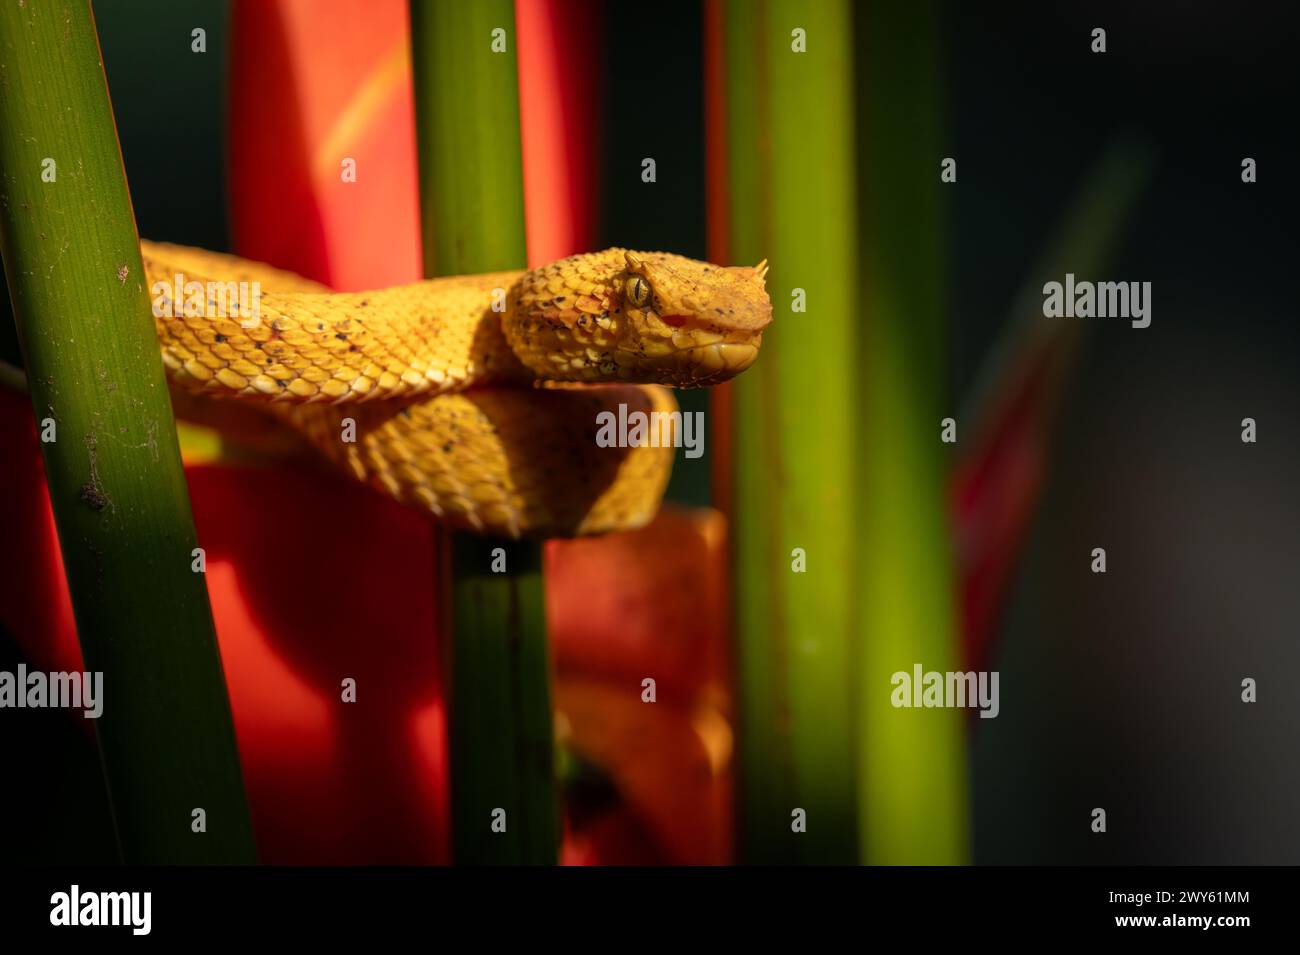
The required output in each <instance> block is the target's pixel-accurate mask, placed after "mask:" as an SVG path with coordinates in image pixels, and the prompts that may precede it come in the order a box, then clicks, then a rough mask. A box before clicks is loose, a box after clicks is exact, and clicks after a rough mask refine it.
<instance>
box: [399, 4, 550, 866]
mask: <svg viewBox="0 0 1300 955" xmlns="http://www.w3.org/2000/svg"><path fill="white" fill-rule="evenodd" d="M495 30H503V31H504V41H505V50H504V52H495V51H494V50H493V48H492V47H493V42H494V33H493V31H495ZM500 36H501V35H500V34H497V42H498V43H499V42H500ZM411 38H412V46H413V64H414V76H415V103H416V130H417V134H418V140H419V152H420V210H421V221H422V224H423V229H422V232H423V245H424V271H425V274H426V275H427V276H430V277H432V276H437V275H461V274H466V273H473V272H489V271H497V270H506V269H517V268H524V267H525V266H526V265H527V247H526V242H525V233H524V195H523V163H522V156H521V153H520V134H519V89H518V71H517V67H516V61H515V12H514V4H513V3H512V2H511V0H477V2H474V3H463V2H459V0H412V2H411ZM449 552H450V555H449V559H450V588H449V589H450V593H449V594H448V595H447V597H448V601H449V602H450V604H451V607H452V613H451V619H452V633H451V653H450V659H451V687H450V697H451V705H450V707H449V714H450V716H449V733H450V744H451V812H452V851H453V856H454V859H455V861H456V862H458V863H478V862H522V863H553V862H555V860H556V853H557V850H558V815H557V803H556V783H555V764H554V758H553V742H552V732H551V707H550V689H549V680H550V664H549V656H548V650H547V642H546V620H545V614H544V607H543V591H542V577H541V572H542V571H541V566H542V558H541V545H540V544H538V543H536V542H524V543H514V542H510V541H496V540H484V539H482V538H477V537H473V536H470V535H464V534H453V535H451V539H450V543H449ZM497 558H504V560H505V566H506V572H505V573H496V572H494V571H493V563H494V560H495V559H497ZM496 810H504V811H505V827H506V828H505V831H504V832H497V831H494V830H493V828H492V823H493V814H494V812H495V811H496Z"/></svg>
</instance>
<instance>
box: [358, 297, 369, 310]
mask: <svg viewBox="0 0 1300 955" xmlns="http://www.w3.org/2000/svg"><path fill="white" fill-rule="evenodd" d="M369 304H370V299H368V298H363V299H362V300H361V301H360V302H358V303H357V308H365V307H366V306H367V305H369Z"/></svg>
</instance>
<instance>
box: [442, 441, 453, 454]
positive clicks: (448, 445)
mask: <svg viewBox="0 0 1300 955" xmlns="http://www.w3.org/2000/svg"><path fill="white" fill-rule="evenodd" d="M455 446H456V442H455V441H448V442H447V443H446V444H444V445H443V446H442V453H443V454H450V453H451V449H452V448H454V447H455Z"/></svg>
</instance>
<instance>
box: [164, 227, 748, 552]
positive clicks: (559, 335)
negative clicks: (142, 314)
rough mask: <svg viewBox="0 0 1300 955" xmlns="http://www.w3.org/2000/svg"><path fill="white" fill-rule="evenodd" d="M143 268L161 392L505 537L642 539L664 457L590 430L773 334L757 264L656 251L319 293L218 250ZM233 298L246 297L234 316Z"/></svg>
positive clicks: (662, 404)
mask: <svg viewBox="0 0 1300 955" xmlns="http://www.w3.org/2000/svg"><path fill="white" fill-rule="evenodd" d="M141 251H142V254H143V259H144V265H145V273H146V277H147V279H148V283H149V287H150V289H151V295H152V296H153V300H154V302H153V304H154V315H155V324H156V326H157V330H158V337H159V341H160V343H161V346H162V354H163V363H164V366H165V368H166V370H167V374H168V377H169V379H170V381H171V383H172V385H173V387H178V388H181V389H184V390H186V391H189V392H193V393H198V394H200V395H210V396H215V397H225V398H234V399H237V400H240V401H244V402H259V403H260V404H262V405H263V406H264V407H265V409H266V410H268V411H269V412H270V413H272V414H273V415H275V416H277V417H278V418H280V419H281V420H283V421H284V422H286V423H288V424H289V425H291V426H292V427H293V428H295V429H296V430H297V431H299V432H300V433H301V434H303V435H304V436H305V437H306V438H307V439H308V440H309V441H310V442H311V444H312V445H314V447H315V448H317V449H318V450H319V451H320V452H321V453H322V454H323V455H324V456H325V457H326V458H328V459H329V460H330V461H332V462H334V463H336V464H337V465H339V466H341V467H342V468H344V469H345V470H346V471H347V472H349V473H350V474H352V475H353V476H354V477H356V478H357V479H358V480H361V481H364V482H366V483H368V484H370V485H372V486H373V487H375V488H377V489H379V490H381V491H383V492H384V493H386V494H389V495H391V496H392V497H394V498H396V499H397V500H399V501H402V502H404V503H406V504H410V505H414V506H416V507H418V508H420V509H422V510H424V511H426V512H427V513H429V514H431V515H433V516H435V517H437V518H439V519H441V520H443V521H445V522H447V523H448V524H450V525H451V526H454V527H458V528H462V529H468V530H473V531H478V532H481V533H486V534H494V535H500V536H506V537H512V538H518V537H523V536H529V537H561V536H574V535H583V534H599V533H605V532H609V531H617V530H630V529H633V528H636V527H640V526H643V525H644V524H646V523H647V522H648V521H649V520H650V519H651V518H652V517H653V516H654V514H655V512H656V511H657V510H658V507H659V502H660V499H661V497H662V495H663V491H664V488H665V486H666V485H667V482H668V475H669V472H670V469H671V466H672V460H673V455H674V449H673V448H672V447H664V446H654V445H652V444H642V446H635V447H601V446H599V445H598V443H597V441H596V433H597V430H598V426H597V416H598V415H599V414H600V413H601V412H604V411H609V412H612V413H614V414H615V415H616V416H617V415H618V413H619V409H620V406H624V411H625V413H626V414H627V415H629V416H630V415H631V414H633V413H634V412H637V411H640V412H644V413H646V414H647V415H649V414H650V413H652V412H660V413H664V414H669V413H672V412H674V411H676V410H677V404H676V401H675V400H674V398H673V396H672V393H671V391H669V390H668V388H666V387H664V386H676V387H702V386H707V385H712V384H716V383H718V382H721V381H725V380H727V379H728V378H731V377H732V376H734V375H736V374H739V373H740V372H741V371H744V370H745V369H746V368H748V367H749V366H750V365H751V364H752V363H753V362H754V360H755V358H756V357H757V355H758V350H759V346H760V344H761V341H762V332H763V329H764V328H765V327H766V326H767V325H768V324H769V323H770V322H771V320H772V305H771V301H770V299H769V298H768V295H767V291H766V287H765V281H766V274H767V269H766V266H765V265H764V264H762V263H760V264H759V265H758V266H756V267H753V268H748V267H721V266H716V265H711V264H709V263H705V262H698V261H695V260H692V259H688V258H684V257H682V256H678V255H672V254H669V253H662V252H646V253H640V252H632V251H628V250H624V249H607V250H605V251H602V252H593V253H590V254H586V255H578V256H573V257H570V258H567V259H563V260H560V261H557V262H553V263H550V264H548V265H545V266H542V267H540V268H536V269H531V270H527V271H515V272H499V273H491V274H485V275H470V276H457V277H452V278H439V279H431V280H428V281H424V282H416V283H412V284H409V285H402V286H397V287H393V288H387V289H381V290H377V291H371V292H332V291H330V290H329V289H327V288H326V287H324V286H322V285H319V284H317V283H315V282H312V281H310V280H308V279H304V278H302V277H301V276H298V275H295V274H293V273H290V272H284V271H281V270H278V269H275V268H272V267H270V266H268V265H264V264H262V263H258V262H252V261H249V260H245V259H239V258H235V257H233V256H228V255H223V254H220V253H214V252H207V251H203V250H199V249H192V248H188V247H184V246H177V245H168V244H162V243H153V242H142V243H141ZM194 282H197V283H200V286H201V290H200V292H199V294H200V295H202V296H203V297H204V298H205V299H206V301H205V302H198V303H194V302H190V301H189V299H190V292H189V291H188V289H187V286H186V284H185V283H194ZM240 282H244V283H248V284H249V285H250V286H251V285H252V283H257V287H258V288H259V292H260V294H259V296H258V298H257V301H256V305H257V308H256V311H255V312H253V313H252V314H249V313H248V310H247V309H245V313H242V314H241V312H240V307H239V304H238V302H237V301H236V300H235V298H234V295H233V289H234V288H235V287H236V286H234V285H230V286H227V285H226V283H240ZM226 287H228V288H230V289H231V290H232V295H231V297H230V299H229V301H227V302H225V303H223V302H220V301H218V300H214V297H213V291H212V290H213V289H214V288H216V289H217V290H218V293H219V292H220V290H221V289H222V288H226ZM176 292H180V293H181V297H182V298H184V299H185V301H179V300H176V298H177V295H176ZM196 304H198V305H205V306H206V307H204V308H198V307H194V306H195V305H196ZM187 305H188V306H189V307H188V308H187ZM216 306H221V307H219V308H216V309H215V312H214V307H216Z"/></svg>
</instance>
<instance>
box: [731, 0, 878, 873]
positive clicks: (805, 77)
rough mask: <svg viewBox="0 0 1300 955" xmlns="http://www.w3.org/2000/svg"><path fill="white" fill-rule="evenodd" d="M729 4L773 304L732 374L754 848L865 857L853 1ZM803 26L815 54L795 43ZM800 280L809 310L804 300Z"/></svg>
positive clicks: (751, 181)
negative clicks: (751, 350) (756, 346)
mask: <svg viewBox="0 0 1300 955" xmlns="http://www.w3.org/2000/svg"><path fill="white" fill-rule="evenodd" d="M724 17H725V41H724V42H725V48H724V59H725V69H726V77H727V78H726V100H727V111H728V128H727V143H728V147H727V155H728V164H729V169H728V173H729V177H728V178H729V181H730V184H731V186H730V197H729V198H730V203H729V206H730V220H731V221H730V230H729V231H730V237H731V258H732V262H733V263H735V264H749V265H752V264H754V263H755V262H757V261H758V260H759V259H762V258H767V259H769V260H770V262H771V272H770V274H769V276H768V289H769V292H770V293H771V295H772V300H773V305H774V316H775V319H774V322H773V325H772V327H771V328H770V330H769V331H768V332H766V333H765V334H764V347H763V354H762V356H761V358H760V360H759V362H758V364H757V365H756V366H755V367H754V368H753V369H751V370H750V371H749V372H747V373H746V374H744V375H742V376H741V377H740V378H739V379H737V381H736V383H735V389H736V390H735V419H734V432H735V445H734V447H735V459H734V460H735V477H734V482H735V483H734V488H735V491H734V493H735V499H734V500H735V513H734V515H733V518H734V523H733V526H734V545H733V555H734V562H735V593H736V599H735V601H734V606H735V608H736V611H735V617H736V620H735V623H736V634H737V655H738V661H739V677H740V786H739V804H740V805H739V809H740V825H741V831H740V844H741V852H742V856H743V858H744V859H745V860H746V861H750V862H809V863H843V862H851V861H853V859H854V857H855V835H854V832H855V824H856V807H855V802H854V769H853V766H854V762H853V757H854V747H853V720H852V718H851V715H850V714H851V713H852V710H853V698H854V697H853V642H854V638H855V635H856V629H855V620H856V615H857V606H856V605H857V595H856V590H855V588H856V584H857V581H856V578H855V573H856V566H857V564H856V561H857V553H856V549H857V546H858V541H856V540H855V539H854V537H853V534H852V533H850V529H851V528H852V527H853V526H854V520H855V518H854V514H855V512H856V500H855V496H856V495H855V490H854V489H855V488H856V486H857V478H856V460H855V451H854V439H855V432H854V424H853V420H854V415H855V413H856V410H857V409H856V407H855V406H854V404H853V403H852V402H850V401H849V400H847V396H849V395H852V394H854V393H855V389H856V387H857V378H856V373H855V370H854V367H853V342H854V337H853V336H854V328H855V326H856V325H857V323H858V322H860V320H861V315H860V312H859V310H858V309H857V307H856V302H855V296H856V294H857V286H856V283H855V273H856V259H857V235H856V232H855V228H856V220H855V218H854V197H855V182H854V152H853V149H854V144H853V136H852V130H853V113H852V104H853V90H852V87H851V81H852V60H851V46H850V43H851V38H852V30H851V12H850V4H849V3H847V2H838V0H827V2H824V3H816V4H802V3H796V2H762V3H754V2H750V0H728V2H727V3H726V5H725V8H724ZM795 27H800V28H803V29H804V30H805V31H806V33H807V36H808V37H809V40H808V48H807V52H805V53H796V52H793V51H792V50H791V40H792V38H791V30H792V29H794V28H795ZM811 170H816V174H815V175H814V174H810V171H811ZM795 289H801V290H802V293H803V295H804V296H805V297H806V298H805V301H806V309H807V310H806V311H795V310H794V303H795V299H794V296H793V293H794V290H795ZM814 330H815V331H814ZM800 555H802V557H801V556H800ZM799 560H803V561H804V563H803V564H802V566H803V567H804V568H805V569H803V570H799V569H798V568H799V566H801V565H799V564H798V563H797V561H799ZM796 810H803V812H804V813H805V814H806V831H803V832H799V831H796V826H795V822H796V820H795V817H794V815H793V814H794V813H795V812H796Z"/></svg>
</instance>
